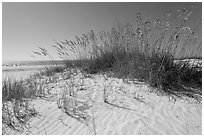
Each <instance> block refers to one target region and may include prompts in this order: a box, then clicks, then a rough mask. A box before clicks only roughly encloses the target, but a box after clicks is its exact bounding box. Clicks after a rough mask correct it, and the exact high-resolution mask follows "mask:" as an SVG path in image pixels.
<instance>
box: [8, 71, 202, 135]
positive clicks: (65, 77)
mask: <svg viewBox="0 0 204 137" xmlns="http://www.w3.org/2000/svg"><path fill="white" fill-rule="evenodd" d="M70 72H71V73H70ZM41 79H43V80H44V81H46V80H47V79H48V78H46V77H43V78H41ZM49 79H50V80H51V81H52V82H49V83H48V84H46V85H45V89H46V92H47V93H48V94H47V96H46V97H44V98H36V99H34V100H32V101H31V104H32V105H33V106H34V108H35V109H36V111H37V112H38V115H37V116H36V117H33V118H31V119H30V120H29V121H28V125H29V127H30V128H29V130H28V129H27V130H24V131H22V132H18V131H14V130H10V131H9V130H8V131H6V132H7V134H12V135H13V134H19V135H22V134H26V135H89V134H96V135H111V134H113V135H117V134H119V135H140V134H142V135H167V134H168V135H201V134H202V103H201V102H199V101H201V100H202V97H201V96H200V99H201V100H195V99H192V98H182V99H177V100H174V98H173V97H170V96H166V95H160V94H159V92H157V90H156V89H154V88H152V87H150V86H148V85H147V84H145V83H142V82H139V81H138V82H137V81H135V82H134V83H133V82H130V81H128V80H127V81H126V80H122V79H118V78H113V77H108V76H106V75H105V74H84V73H82V72H81V71H80V70H71V71H70V70H69V71H66V70H65V71H64V72H62V73H56V74H55V75H53V76H50V78H49ZM70 83H71V84H72V87H71V88H70ZM135 83H136V84H135ZM70 91H73V92H74V93H75V95H74V96H73V97H74V98H73V100H72V98H69V101H68V102H67V104H66V102H64V101H63V100H62V99H63V97H64V96H67V94H68V93H69V92H70ZM65 93H67V94H65ZM104 93H105V94H104ZM198 96H199V95H198ZM71 101H74V105H75V106H74V107H75V109H74V110H75V113H71V111H70V110H69V108H67V110H66V109H65V106H69V107H70V108H71V107H73V105H71V106H70V102H71ZM69 112H70V113H69Z"/></svg>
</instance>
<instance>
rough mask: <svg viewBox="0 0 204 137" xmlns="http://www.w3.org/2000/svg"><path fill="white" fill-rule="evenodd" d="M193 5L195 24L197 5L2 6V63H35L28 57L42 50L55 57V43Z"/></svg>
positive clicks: (199, 7) (199, 10) (199, 6)
mask: <svg viewBox="0 0 204 137" xmlns="http://www.w3.org/2000/svg"><path fill="white" fill-rule="evenodd" d="M190 6H194V8H193V11H192V12H193V13H192V15H191V18H190V19H189V23H190V25H192V26H193V25H194V24H195V23H197V22H198V21H199V19H201V18H202V4H201V2H200V3H176V2H172V3H167V2H163V3H161V2H160V3H158V2H153V3H150V2H144V3H139V2H133V3H126V2H122V3H114V2H113V3H99V2H96V3H88V2H87V3H82V2H78V3H71V2H63V3H48V2H47V3H34V2H33V3H31V2H28V3H23V2H17V3H14V2H9V3H7V2H3V3H2V60H3V62H4V61H25V60H35V59H34V58H32V57H30V56H31V55H33V51H38V47H44V48H46V49H48V51H49V52H50V53H51V55H53V58H54V59H59V58H57V56H56V54H55V51H54V49H53V48H52V45H54V44H55V43H54V41H53V40H56V41H63V40H65V39H67V40H75V36H81V35H82V34H84V33H87V32H89V31H90V30H94V31H95V32H96V33H97V32H99V31H102V30H105V31H106V30H110V28H111V27H112V26H113V25H114V24H116V21H127V22H130V23H134V21H135V17H136V14H137V13H138V12H141V13H142V14H144V15H146V16H150V17H151V18H159V17H161V16H162V14H163V12H164V11H167V10H177V9H178V8H189V7H190Z"/></svg>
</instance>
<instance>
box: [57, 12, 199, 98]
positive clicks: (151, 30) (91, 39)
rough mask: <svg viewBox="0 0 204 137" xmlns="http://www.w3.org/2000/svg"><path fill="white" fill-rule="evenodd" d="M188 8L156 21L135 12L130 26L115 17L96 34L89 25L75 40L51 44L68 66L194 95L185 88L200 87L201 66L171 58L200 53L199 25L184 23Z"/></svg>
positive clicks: (177, 92)
mask: <svg viewBox="0 0 204 137" xmlns="http://www.w3.org/2000/svg"><path fill="white" fill-rule="evenodd" d="M189 13H190V11H187V10H185V12H184V11H183V10H180V11H179V13H178V12H174V13H171V12H166V13H164V16H163V17H162V18H161V19H159V20H157V21H152V20H150V19H148V18H145V17H144V16H143V15H142V14H141V13H138V14H137V17H136V20H137V23H136V25H134V26H133V25H132V24H130V23H120V22H119V23H118V24H116V25H115V26H114V27H113V28H112V29H111V30H110V31H107V32H105V31H102V32H99V33H97V34H96V33H95V32H94V31H93V30H91V31H90V32H89V33H87V34H84V35H82V36H81V37H76V41H69V40H65V41H64V42H62V41H61V42H56V45H55V46H54V47H55V48H56V50H57V51H58V55H59V56H60V57H61V58H63V59H64V60H75V61H76V62H77V63H75V65H73V66H75V67H80V68H82V69H83V71H86V72H87V73H91V74H95V73H101V72H103V73H104V72H105V73H106V72H112V74H113V76H114V77H119V78H123V79H125V78H128V79H130V80H134V79H137V80H140V81H143V82H146V83H147V84H149V85H150V86H152V87H156V88H158V89H159V90H161V91H162V92H163V91H164V93H165V94H168V95H175V96H178V97H181V96H185V95H186V96H191V97H192V96H193V97H194V90H190V91H189V89H190V87H197V88H199V89H201V87H202V67H200V69H195V68H196V67H197V66H193V67H192V64H191V63H190V62H189V61H188V60H187V61H185V62H184V63H181V64H180V63H176V61H177V60H183V59H189V58H190V59H196V58H202V55H201V54H200V53H201V50H200V49H201V48H202V45H201V41H202V40H201V36H200V35H199V31H200V30H199V29H198V27H199V25H198V26H196V28H195V29H191V28H189V27H187V26H185V22H186V21H187V19H188V17H189V16H188V15H189ZM167 14H168V16H167ZM179 15H182V16H179ZM172 16H174V19H173V21H172V20H171V19H172ZM171 21H172V22H171ZM195 94H199V95H202V92H200V93H195Z"/></svg>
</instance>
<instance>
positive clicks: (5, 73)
mask: <svg viewBox="0 0 204 137" xmlns="http://www.w3.org/2000/svg"><path fill="white" fill-rule="evenodd" d="M43 69H44V66H21V67H19V66H17V67H3V68H2V80H4V79H6V78H10V79H13V80H14V79H25V78H28V77H29V76H30V75H33V74H35V73H39V72H40V71H41V70H43Z"/></svg>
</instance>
